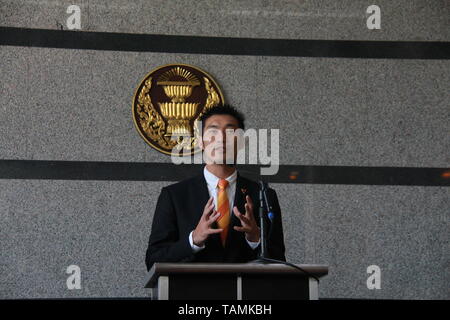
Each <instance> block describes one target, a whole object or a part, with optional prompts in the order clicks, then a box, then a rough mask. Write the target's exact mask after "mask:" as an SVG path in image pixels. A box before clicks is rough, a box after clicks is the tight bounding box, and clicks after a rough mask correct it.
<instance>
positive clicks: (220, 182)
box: [217, 179, 228, 189]
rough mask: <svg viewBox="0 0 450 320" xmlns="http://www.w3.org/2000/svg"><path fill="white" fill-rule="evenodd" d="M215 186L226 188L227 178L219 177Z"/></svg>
mask: <svg viewBox="0 0 450 320" xmlns="http://www.w3.org/2000/svg"><path fill="white" fill-rule="evenodd" d="M217 186H218V187H219V189H226V188H227V187H228V180H226V179H220V180H219V183H217Z"/></svg>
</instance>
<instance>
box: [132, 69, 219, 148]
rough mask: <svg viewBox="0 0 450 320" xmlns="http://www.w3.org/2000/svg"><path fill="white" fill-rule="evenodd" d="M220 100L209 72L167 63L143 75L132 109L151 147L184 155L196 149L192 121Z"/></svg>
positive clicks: (194, 124)
mask: <svg viewBox="0 0 450 320" xmlns="http://www.w3.org/2000/svg"><path fill="white" fill-rule="evenodd" d="M223 103H224V98H223V94H222V92H221V90H220V88H219V86H218V85H217V83H216V82H215V81H214V79H213V78H212V77H211V76H210V75H209V74H207V73H206V72H204V71H203V70H200V69H199V68H196V67H194V66H190V65H186V64H170V65H165V66H162V67H159V68H157V69H155V70H153V71H152V72H150V73H149V74H147V75H146V76H145V78H144V79H143V80H142V82H141V83H140V85H139V87H138V88H137V89H136V92H135V94H134V98H133V106H132V112H133V119H134V124H135V126H136V129H137V130H138V132H139V134H140V135H141V137H142V138H143V139H144V140H145V141H146V142H147V143H148V144H149V145H150V146H151V147H153V148H155V149H156V150H158V151H160V152H162V153H165V154H169V155H170V154H177V155H182V156H187V155H192V154H194V153H196V152H198V151H200V149H199V147H198V143H197V136H198V135H197V134H198V132H199V128H198V125H197V123H196V121H195V120H197V119H198V118H199V117H200V116H201V115H202V114H203V113H204V112H206V110H208V109H209V108H211V107H213V106H216V105H221V104H223ZM175 151H176V152H175Z"/></svg>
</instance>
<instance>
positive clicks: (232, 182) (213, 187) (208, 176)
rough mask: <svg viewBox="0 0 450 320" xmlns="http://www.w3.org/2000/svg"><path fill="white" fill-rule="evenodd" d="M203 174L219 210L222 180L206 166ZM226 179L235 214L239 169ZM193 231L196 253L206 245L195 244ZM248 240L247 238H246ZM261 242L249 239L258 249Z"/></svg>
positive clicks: (190, 241) (231, 212) (251, 245)
mask: <svg viewBox="0 0 450 320" xmlns="http://www.w3.org/2000/svg"><path fill="white" fill-rule="evenodd" d="M203 175H204V176H205V180H206V185H207V187H208V193H209V197H214V205H215V207H216V210H217V184H218V182H219V180H220V178H218V177H216V176H215V175H214V174H212V173H211V172H209V171H208V169H206V166H205V167H204V168H203ZM226 180H227V181H228V186H227V190H226V191H227V196H228V201H229V202H230V215H232V214H234V213H233V204H234V197H235V195H236V181H237V170H234V172H233V173H232V174H231V175H230V176H229V177H228V178H226ZM192 232H193V231H191V233H190V234H189V243H190V245H191V248H192V251H193V252H194V253H196V252H198V251H200V250H202V249H204V248H205V245H203V246H201V247H199V246H197V245H195V244H194V241H193V240H192ZM245 240H247V239H245ZM259 242H260V241H258V242H251V241H248V240H247V243H248V245H249V246H250V247H251V248H252V249H256V248H257V247H258V245H259Z"/></svg>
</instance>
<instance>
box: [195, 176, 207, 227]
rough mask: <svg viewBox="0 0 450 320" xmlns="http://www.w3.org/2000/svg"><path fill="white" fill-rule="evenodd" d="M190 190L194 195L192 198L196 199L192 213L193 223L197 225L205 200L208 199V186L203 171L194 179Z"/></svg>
mask: <svg viewBox="0 0 450 320" xmlns="http://www.w3.org/2000/svg"><path fill="white" fill-rule="evenodd" d="M192 192H193V193H194V195H195V197H194V198H196V199H197V201H196V208H195V213H194V216H195V224H196V225H197V223H198V222H199V221H200V218H201V216H202V214H203V210H204V209H205V205H206V202H208V199H209V192H208V187H207V185H206V180H205V176H204V175H203V172H202V173H201V174H199V175H198V176H197V177H196V178H195V179H194V188H193V190H192Z"/></svg>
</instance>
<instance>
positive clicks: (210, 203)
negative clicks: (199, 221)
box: [203, 197, 214, 217]
mask: <svg viewBox="0 0 450 320" xmlns="http://www.w3.org/2000/svg"><path fill="white" fill-rule="evenodd" d="M213 200H214V197H211V198H209V200H208V202H207V203H206V205H205V209H204V210H203V217H206V216H207V215H208V214H210V213H211V210H212V209H213V208H214V201H213Z"/></svg>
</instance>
